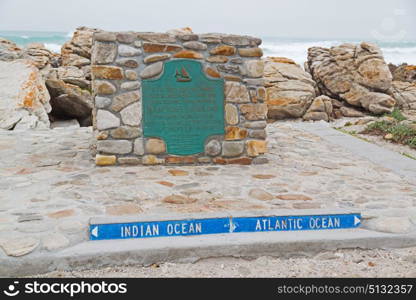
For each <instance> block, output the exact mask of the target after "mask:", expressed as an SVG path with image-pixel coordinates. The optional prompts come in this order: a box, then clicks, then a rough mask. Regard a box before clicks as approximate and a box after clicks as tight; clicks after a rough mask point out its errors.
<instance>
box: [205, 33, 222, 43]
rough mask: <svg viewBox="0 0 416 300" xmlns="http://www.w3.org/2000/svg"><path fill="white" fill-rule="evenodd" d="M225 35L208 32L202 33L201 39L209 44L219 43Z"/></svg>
mask: <svg viewBox="0 0 416 300" xmlns="http://www.w3.org/2000/svg"><path fill="white" fill-rule="evenodd" d="M223 36H224V35H223V34H220V33H206V34H200V35H199V40H200V41H201V42H203V43H208V44H219V43H221V39H222V37H223Z"/></svg>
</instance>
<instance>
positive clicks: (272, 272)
mask: <svg viewBox="0 0 416 300" xmlns="http://www.w3.org/2000/svg"><path fill="white" fill-rule="evenodd" d="M35 277H141V278H148V277H162V278H163V277H411V278H416V247H414V248H405V249H392V250H358V249H354V250H339V251H336V252H325V253H320V254H318V255H316V256H315V257H299V258H290V259H284V258H275V257H260V258H257V259H254V260H247V259H243V258H230V257H223V258H209V259H203V260H200V261H198V262H196V263H193V264H181V263H163V264H160V265H152V266H149V267H141V266H122V267H111V268H103V269H94V270H86V271H77V272H61V271H56V272H52V273H48V274H44V275H38V276H35Z"/></svg>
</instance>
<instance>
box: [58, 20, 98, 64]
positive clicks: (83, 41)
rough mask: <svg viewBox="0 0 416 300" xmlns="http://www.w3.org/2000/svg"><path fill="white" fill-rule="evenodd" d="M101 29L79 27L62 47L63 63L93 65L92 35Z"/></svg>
mask: <svg viewBox="0 0 416 300" xmlns="http://www.w3.org/2000/svg"><path fill="white" fill-rule="evenodd" d="M99 31H100V30H99V29H94V28H88V27H78V28H77V29H76V31H75V32H74V35H73V36H72V38H71V40H70V41H68V42H66V43H65V44H63V46H62V49H61V55H62V65H63V66H75V67H78V68H82V67H84V66H89V65H91V48H92V37H93V35H94V33H95V32H99Z"/></svg>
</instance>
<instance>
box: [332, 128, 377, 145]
mask: <svg viewBox="0 0 416 300" xmlns="http://www.w3.org/2000/svg"><path fill="white" fill-rule="evenodd" d="M334 129H335V130H338V131H339V132H342V133H345V134H348V135H350V136H353V137H356V138H357V139H360V140H363V141H364V142H367V143H371V141H369V140H367V139H366V138H364V137H362V136H359V135H357V132H356V131H355V130H352V131H348V130H345V129H342V128H341V127H335V128H334Z"/></svg>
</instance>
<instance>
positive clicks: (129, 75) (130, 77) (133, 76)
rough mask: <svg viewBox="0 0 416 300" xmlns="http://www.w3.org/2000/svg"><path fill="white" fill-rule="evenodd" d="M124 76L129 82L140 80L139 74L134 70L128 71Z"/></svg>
mask: <svg viewBox="0 0 416 300" xmlns="http://www.w3.org/2000/svg"><path fill="white" fill-rule="evenodd" d="M124 74H125V76H126V78H127V79H128V80H137V79H138V78H139V76H138V75H137V72H136V71H133V70H126V71H125V72H124Z"/></svg>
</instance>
